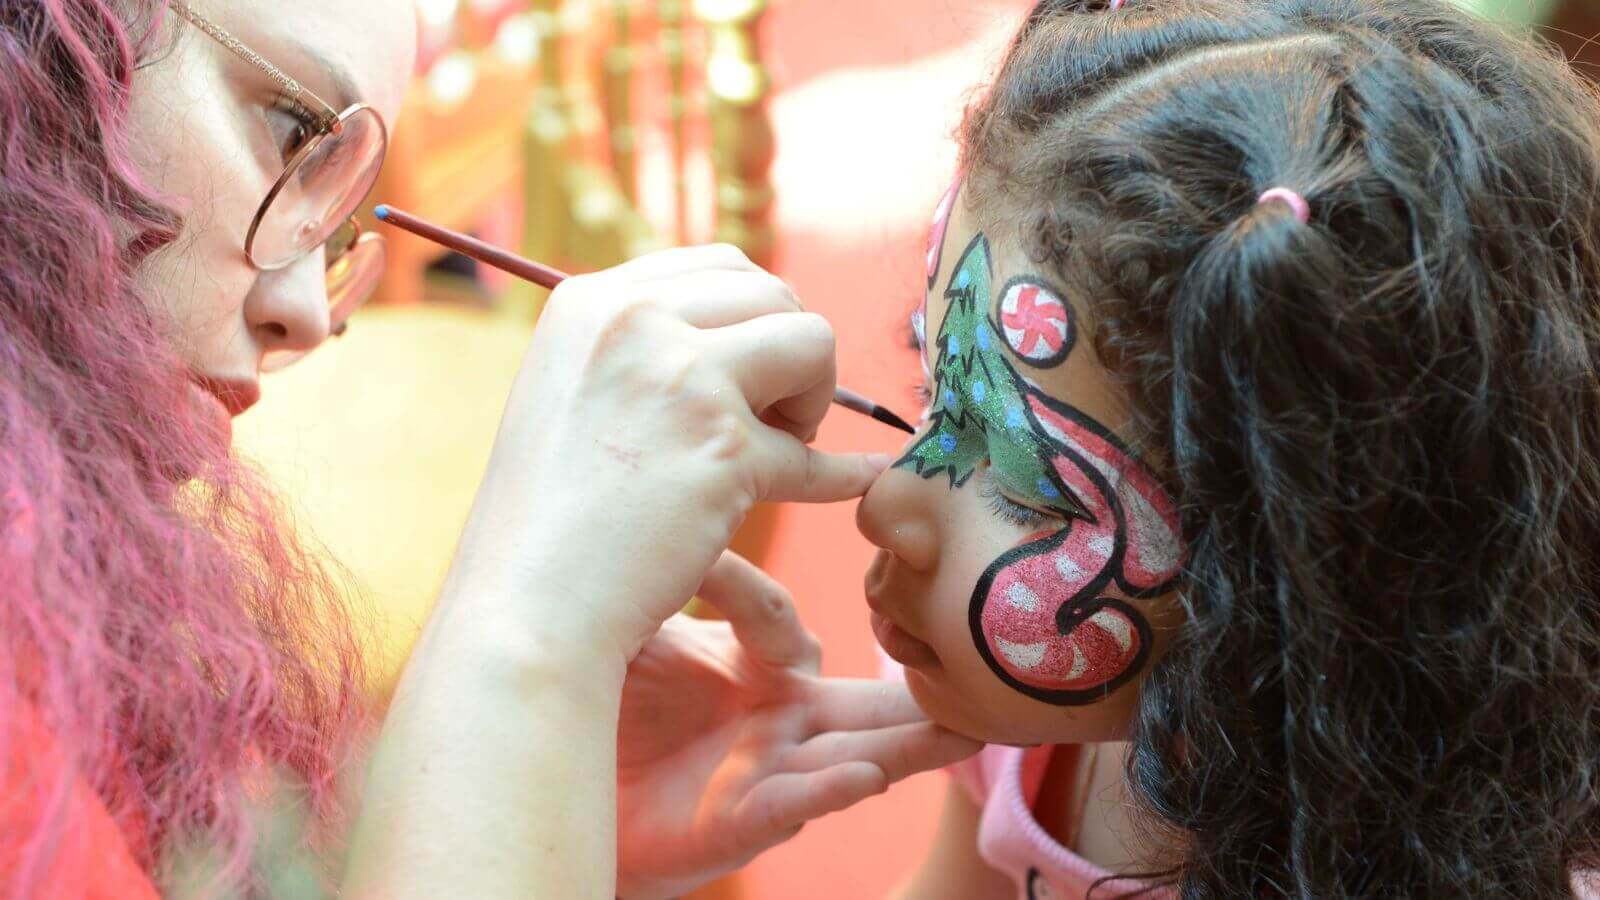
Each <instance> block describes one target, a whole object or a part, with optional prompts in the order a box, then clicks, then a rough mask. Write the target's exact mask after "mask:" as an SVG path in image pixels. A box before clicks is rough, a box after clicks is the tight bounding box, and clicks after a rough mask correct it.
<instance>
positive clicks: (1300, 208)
mask: <svg viewBox="0 0 1600 900" xmlns="http://www.w3.org/2000/svg"><path fill="white" fill-rule="evenodd" d="M1274 200H1282V201H1283V202H1284V203H1287V204H1289V208H1290V209H1292V210H1294V217H1295V218H1296V219H1299V220H1300V223H1301V224H1302V225H1303V224H1305V223H1306V222H1309V221H1311V204H1309V203H1307V202H1306V198H1304V197H1302V196H1300V194H1299V192H1298V191H1291V190H1289V189H1288V188H1282V187H1275V188H1273V189H1272V190H1270V191H1267V192H1266V193H1264V194H1262V195H1261V196H1260V197H1257V198H1256V203H1257V204H1258V205H1259V204H1262V203H1271V202H1272V201H1274Z"/></svg>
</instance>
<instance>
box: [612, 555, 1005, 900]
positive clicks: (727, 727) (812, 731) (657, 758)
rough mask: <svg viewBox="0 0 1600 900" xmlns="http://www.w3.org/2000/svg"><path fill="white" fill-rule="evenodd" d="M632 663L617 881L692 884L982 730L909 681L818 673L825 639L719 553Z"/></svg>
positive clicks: (773, 587)
mask: <svg viewBox="0 0 1600 900" xmlns="http://www.w3.org/2000/svg"><path fill="white" fill-rule="evenodd" d="M699 596H701V597H702V598H703V599H705V600H707V601H708V602H710V603H712V604H713V605H715V606H716V607H717V608H718V609H720V610H721V611H722V612H723V614H724V615H726V616H727V617H728V621H727V622H709V621H699V620H695V619H691V618H689V617H687V616H676V617H674V618H673V619H671V620H669V621H668V622H667V623H666V625H665V626H664V627H663V628H662V629H661V631H660V632H659V633H658V634H657V635H656V636H655V637H654V638H652V639H651V640H650V641H649V643H647V644H646V645H645V646H644V649H643V651H642V652H641V653H640V654H639V656H638V658H637V659H635V660H634V662H633V665H632V666H631V667H630V669H629V670H628V680H627V683H626V687H625V689H624V691H623V699H622V727H621V729H620V738H619V744H618V762H619V770H618V777H617V786H618V796H617V807H618V821H617V827H618V857H617V878H618V882H617V892H618V894H619V895H620V896H621V897H622V898H623V900H651V898H666V897H675V896H679V895H682V894H684V893H687V892H688V891H690V890H693V889H694V888H695V887H698V886H700V885H702V884H704V883H706V882H707V881H710V880H712V879H714V878H716V877H718V876H721V875H723V874H726V873H728V872H731V871H733V870H735V869H737V868H740V867H741V866H743V865H744V864H745V863H747V862H749V861H750V860H751V859H752V858H754V857H755V856H756V855H757V854H759V853H760V852H762V851H763V850H766V849H767V848H769V847H772V846H773V845H775V844H778V843H781V842H783V841H784V840H787V839H788V838H789V837H791V836H793V835H794V834H795V832H797V831H799V830H800V827H801V826H802V825H804V824H805V823H806V822H807V821H809V820H811V819H814V818H817V817H818V816H821V815H824V814H826V813H830V812H833V811H835V810H840V809H844V808H845V807H848V806H851V805H853V804H855V803H857V802H858V801H860V800H862V799H865V798H866V797H869V796H871V795H873V794H878V793H881V792H883V791H884V790H886V789H887V788H888V787H889V785H890V784H892V783H894V782H895V781H898V780H900V779H901V778H904V777H906V776H907V775H911V774H913V773H916V772H920V771H923V770H926V769H931V768H935V767H938V766H943V765H948V764H950V763H953V762H955V761H957V760H959V759H963V758H965V757H967V756H970V755H971V754H972V753H974V752H976V751H977V750H978V748H979V746H980V745H979V744H978V743H977V742H975V741H971V740H968V739H967V738H964V737H961V736H959V735H956V734H954V733H952V732H949V731H945V730H944V729H942V728H940V727H938V726H937V725H934V724H933V723H931V722H929V721H928V720H927V719H926V717H924V716H923V715H922V713H921V712H920V711H919V710H918V709H917V706H916V704H915V703H914V702H913V701H912V699H911V696H910V695H909V694H908V693H907V692H906V689H905V686H904V685H901V684H895V683H890V682H880V681H856V680H846V679H824V678H819V677H818V674H817V672H818V663H819V661H820V657H821V652H820V648H819V646H818V644H817V641H816V638H814V637H812V635H811V634H810V633H809V632H807V631H806V630H805V628H804V627H803V626H802V625H801V624H800V621H799V619H798V617H797V616H796V615H795V610H794V605H793V603H792V602H791V601H790V599H789V595H788V593H787V592H786V591H785V590H784V589H783V587H782V586H781V585H779V584H778V583H777V582H775V581H773V580H772V579H771V578H770V577H768V576H767V575H766V574H765V573H764V572H762V571H761V570H760V569H757V568H756V567H755V566H753V565H751V564H750V563H748V562H746V561H745V560H744V559H742V558H740V557H738V556H736V555H734V554H732V553H726V554H723V556H722V557H721V559H720V560H718V562H717V564H716V565H715V566H714V567H713V568H712V570H711V571H710V573H709V574H708V575H707V576H706V580H705V583H704V584H703V585H702V586H701V588H700V591H699Z"/></svg>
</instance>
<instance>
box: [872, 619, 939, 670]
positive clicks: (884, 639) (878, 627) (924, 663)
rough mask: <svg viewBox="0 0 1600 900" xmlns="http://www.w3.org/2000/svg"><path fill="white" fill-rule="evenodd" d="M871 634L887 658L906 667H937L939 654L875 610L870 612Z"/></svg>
mask: <svg viewBox="0 0 1600 900" xmlns="http://www.w3.org/2000/svg"><path fill="white" fill-rule="evenodd" d="M872 634H873V636H874V637H876V638H877V639H878V646H880V647H882V648H883V652H884V653H887V654H889V658H890V659H892V660H894V661H895V662H897V663H899V664H900V665H902V666H905V667H907V668H913V669H915V668H937V667H938V666H939V654H937V653H935V652H933V648H932V647H930V646H928V645H927V644H926V643H924V642H922V641H920V640H918V639H917V638H914V637H912V636H911V635H910V634H909V633H908V632H907V631H906V630H905V629H903V628H901V627H900V626H899V625H896V624H894V623H893V622H891V621H889V620H888V619H886V618H884V617H883V616H882V615H881V614H880V613H878V612H877V611H876V610H874V611H873V613H872Z"/></svg>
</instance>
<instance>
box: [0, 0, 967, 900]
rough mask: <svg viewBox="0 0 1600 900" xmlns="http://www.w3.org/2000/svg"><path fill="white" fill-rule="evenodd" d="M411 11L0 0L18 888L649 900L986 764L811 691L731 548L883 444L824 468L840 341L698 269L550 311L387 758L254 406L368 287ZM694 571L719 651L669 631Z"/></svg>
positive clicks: (571, 298)
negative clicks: (245, 460) (773, 513)
mask: <svg viewBox="0 0 1600 900" xmlns="http://www.w3.org/2000/svg"><path fill="white" fill-rule="evenodd" d="M413 25H414V19H413V14H412V10H411V6H410V3H409V0H380V2H366V3H362V4H359V6H358V5H357V4H338V3H332V4H330V3H319V2H313V0H279V2H275V3H273V4H270V6H267V5H260V4H254V3H250V2H247V0H206V2H200V0H196V2H194V3H192V4H187V5H186V4H184V3H182V2H180V0H170V2H169V0H0V764H3V766H4V768H3V769H0V787H3V788H4V789H3V790H0V885H3V889H0V894H3V895H4V896H7V897H18V898H20V897H69V896H70V897H77V896H105V897H111V896H116V897H140V896H144V897H148V896H154V894H155V892H156V890H157V888H158V887H159V889H160V890H161V891H162V892H163V893H165V894H167V895H169V896H175V895H196V894H198V895H228V896H263V895H274V896H295V897H300V896H316V895H319V894H322V893H327V892H331V891H334V890H338V891H339V892H340V893H341V895H342V896H345V897H385V898H393V897H407V896H415V897H439V896H463V897H500V896H519V897H525V896H531V895H536V896H549V897H561V898H570V897H586V896H589V897H610V896H613V892H614V891H615V890H617V889H618V888H617V881H618V879H619V878H620V880H621V890H622V891H623V892H624V894H625V895H628V896H635V895H637V896H647V895H658V896H662V895H666V894H668V893H670V892H673V891H677V890H681V889H682V888H684V887H686V886H689V885H692V884H693V883H695V882H696V881H698V880H700V879H702V878H705V877H707V876H708V874H712V873H715V872H718V871H725V870H727V869H731V868H733V867H735V866H737V865H738V864H740V863H741V862H742V861H743V860H745V859H748V858H749V857H750V856H753V855H754V854H755V853H756V852H757V851H758V850H760V849H762V848H763V847H765V846H768V845H770V844H772V843H775V842H777V841H778V840H779V839H781V838H782V837H783V836H785V835H787V834H788V833H791V832H792V830H793V829H794V828H795V827H798V825H799V824H801V823H802V822H804V821H805V820H806V819H808V818H811V817H814V816H815V815H818V814H821V813H822V812H824V811H827V810H829V809H833V808H837V807H839V806H842V805H848V804H849V803H851V802H854V800H856V799H859V798H860V797H863V796H865V795H867V794H870V793H874V792H877V791H881V790H882V789H884V787H886V785H887V783H888V781H890V780H893V779H894V778H897V777H902V776H903V775H905V774H909V773H910V772H911V771H915V770H918V769H923V768H929V767H933V766H936V765H941V764H944V763H947V762H949V761H951V760H952V759H954V758H955V757H959V756H962V755H964V754H966V753H968V752H970V751H971V750H972V749H973V748H974V745H972V744H971V743H969V742H967V741H966V740H965V739H960V738H956V737H954V736H952V735H950V734H949V733H948V732H944V731H942V730H940V729H938V728H936V727H934V726H932V725H931V724H928V723H927V722H926V721H925V720H923V719H922V717H921V715H920V713H918V712H917V711H916V708H915V706H914V704H912V703H911V701H910V700H909V698H908V697H907V696H906V695H905V694H904V691H903V690H902V689H898V688H888V687H885V686H883V685H877V684H861V683H853V682H844V681H831V680H824V679H819V678H818V677H817V676H816V649H815V647H816V644H815V640H814V639H813V638H812V637H811V636H810V635H809V634H808V633H806V632H805V631H804V629H802V628H801V627H800V626H799V624H798V622H797V621H796V620H795V618H794V615H793V610H792V606H791V605H790V603H789V601H788V598H787V596H786V595H785V594H784V593H783V591H782V590H781V588H779V587H778V586H777V585H775V584H773V583H772V582H770V581H769V580H767V579H766V578H765V576H763V575H761V574H760V573H759V572H758V571H757V570H755V569H754V567H752V566H750V565H749V564H748V563H745V562H744V561H742V560H739V559H738V558H737V557H733V556H731V555H727V554H726V553H725V548H726V545H727V541H728V539H729V536H730V535H731V534H732V533H733V531H734V530H735V528H736V527H737V526H738V524H739V522H740V520H741V518H742V517H743V515H744V514H745V512H746V511H747V510H749V508H750V507H751V505H752V504H754V503H756V502H758V501H762V500H798V501H812V502H826V501H833V500H841V499H846V498H850V497H854V496H858V495H859V494H860V493H861V492H862V491H864V490H865V488H866V487H867V486H868V485H869V484H870V483H871V481H872V479H873V477H874V476H875V475H876V474H877V473H878V471H880V470H881V469H882V468H883V466H884V465H885V464H886V463H887V460H885V459H869V458H866V457H862V456H854V455H841V456H833V455H824V454H820V453H817V452H814V451H812V450H810V449H809V448H808V447H807V446H806V441H808V440H809V439H810V438H811V437H812V436H813V435H814V432H815V429H816V426H817V423H818V421H819V420H820V418H821V417H822V415H823V413H824V412H825V411H826V409H827V406H828V400H829V398H830V397H831V395H832V391H833V387H834V385H833V373H834V361H833V344H832V334H831V332H830V331H829V330H828V327H827V325H826V323H825V322H824V321H822V320H821V319H820V318H818V317H816V316H813V315H809V314H806V313H804V312H802V311H800V309H799V307H798V305H797V304H796V302H795V300H794V297H793V296H792V294H790V292H789V291H788V289H787V288H786V287H785V286H783V285H782V283H781V282H779V281H777V280H776V279H774V278H772V277H771V276H770V275H767V274H766V273H764V272H761V271H760V270H758V269H756V268H755V267H754V266H752V265H751V264H750V263H749V262H748V261H747V260H745V259H744V258H743V256H741V255H740V254H738V253H737V251H733V250H731V249H729V248H715V247H713V248H700V249H694V250H682V251H674V252H669V253H665V254H659V255H656V256H651V257H647V258H644V259H640V260H637V261H635V262H632V263H629V264H628V265H625V266H622V267H620V268H618V269H615V270H612V271H609V272H605V273H601V274H599V275H595V276H590V277H584V278H578V279H574V280H572V281H571V282H569V283H568V284H566V285H564V286H563V287H562V289H561V290H559V291H557V292H556V294H555V296H554V297H553V298H552V300H551V303H550V305H549V309H548V312H547V314H546V317H545V320H544V321H543V323H542V324H541V326H540V329H539V332H538V335H537V337H536V338H535V340H534V342H533V345H532V347H530V349H529V352H528V355H527V362H526V364H525V366H524V370H523V372H522V373H521V375H520V376H519V379H518V382H517V384H516V387H515V389H514V391H513V394H512V397H511V399H510V402H509V405H508V407H507V410H506V415H505V421H504V425H503V427H502V429H501V433H500V435H499V438H498V442H497V445H496V448H495V452H494V456H493V459H492V461H491V464H490V467H489V470H488V472H487V473H486V476H485V479H484V483H483V487H482V491H481V494H480V496H479V499H478V502H477V504H476V506H475V508H474V510H473V513H472V516H471V520H470V522H469V524H468V526H467V528H466V530H465V533H464V534H463V536H462V539H461V543H460V546H459V550H458V556H457V559H456V561H455V564H454V566H453V568H452V570H451V572H450V575H449V578H448V579H447V583H446V586H445V588H444V590H443V593H442V595H441V596H440V598H439V603H438V607H437V612H436V613H435V614H434V616H433V618H432V620H431V621H430V622H429V624H428V625H427V627H426V630H425V632H424V634H423V636H422V639H421V642H420V644H419V646H418V649H417V651H416V653H415V655H414V656H413V659H412V661H411V663H410V665H409V667H408V669H407V671H406V673H405V675H404V677H403V679H402V682H401V685H400V688H399V691H398V693H397V695H396V698H395V701H394V703H393V704H392V706H391V707H390V709H389V710H388V713H387V716H386V718H385V721H384V722H383V727H382V729H381V733H376V736H375V737H374V738H373V741H372V743H371V745H370V747H369V746H367V744H366V741H364V740H361V738H363V737H364V736H371V735H373V734H374V732H373V730H372V729H368V728H364V727H363V726H364V724H365V723H367V722H368V721H370V719H371V716H370V715H369V711H368V710H366V709H364V708H363V703H362V700H361V698H360V694H359V686H360V685H361V683H362V649H363V645H362V641H361V639H360V636H359V631H358V629H357V628H356V626H355V624H354V620H353V617H351V616H350V615H349V614H348V611H347V610H346V609H345V608H344V607H343V606H342V605H341V604H340V603H339V602H338V601H337V600H336V599H335V598H336V597H337V596H338V593H337V592H336V591H335V589H334V587H335V585H334V579H333V576H332V574H331V573H330V572H329V571H327V570H326V569H325V568H324V566H323V565H322V564H321V563H319V562H318V560H317V559H316V558H315V557H314V556H313V555H311V554H310V553H308V552H307V551H306V550H305V549H304V548H303V547H301V546H300V545H299V544H298V543H297V542H296V541H295V539H294V538H293V537H292V535H291V533H290V531H289V529H288V528H287V527H286V526H285V525H284V523H283V521H282V518H281V516H280V512H279V509H278V506H277V505H276V503H275V501H274V499H273V497H272V496H271V494H270V492H269V490H268V488H267V486H266V485H264V484H262V483H261V481H260V480H259V479H258V478H257V477H256V476H255V475H254V474H253V473H252V472H251V471H250V470H249V469H248V468H247V467H245V466H244V465H242V464H241V463H239V462H238V461H237V460H235V459H234V458H232V456H231V455H230V447H229V445H230V440H229V439H230V435H231V426H230V421H231V419H232V417H233V416H236V415H238V414H239V413H240V412H242V411H244V410H245V409H247V408H249V407H250V405H251V404H253V403H254V402H255V400H256V398H257V397H258V396H259V391H260V388H259V375H260V373H261V372H262V371H264V370H269V369H271V368H275V367H279V366H282V365H285V364H287V363H289V362H292V361H294V360H295V359H296V358H298V357H299V356H301V355H303V354H305V353H307V352H310V351H311V350H313V349H315V348H316V347H317V346H318V345H320V344H321V343H323V342H324V341H325V340H326V339H327V338H328V337H329V336H330V335H331V334H338V333H340V332H341V331H342V330H343V328H344V321H345V319H346V318H347V317H348V315H349V314H350V311H351V310H352V309H353V308H354V307H355V306H357V305H359V304H360V302H361V301H362V300H364V299H365V296H366V294H367V292H368V291H369V290H370V287H371V285H372V283H373V281H374V279H375V277H376V273H377V272H378V270H379V269H380V268H381V261H382V246H381V239H379V238H377V237H376V236H372V235H361V234H360V233H359V229H357V228H355V227H354V221H353V219H351V216H352V214H353V213H354V212H355V210H356V207H357V205H358V204H360V203H361V202H362V200H363V198H364V197H365V195H366V193H367V191H368V189H369V188H370V187H371V184H372V182H373V179H374V178H375V176H376V173H377V170H378V167H379V165H380V164H381V162H382V159H383V153H384V150H385V148H386V146H387V128H388V123H390V122H391V121H392V120H393V117H394V115H395V113H396V111H397V110H398V108H399V106H400V98H401V94H402V90H403V87H404V83H405V80H406V78H407V76H408V74H409V68H410V63H411V59H412V55H413V53H414V34H413ZM757 411H759V415H758V412H757ZM417 414H418V415H426V414H427V411H426V410H418V411H417ZM697 590H698V591H699V592H700V593H701V594H702V595H703V596H705V597H707V598H708V599H710V600H712V601H713V602H717V603H719V604H720V605H721V606H723V607H724V609H725V611H726V612H727V613H728V614H729V618H730V620H731V623H732V624H731V626H730V625H711V624H695V623H686V622H681V621H676V622H672V623H670V624H669V627H668V629H667V630H665V631H662V632H660V633H657V629H658V628H659V627H660V626H661V624H662V623H663V621H665V620H668V618H669V617H670V616H671V615H672V613H673V611H674V610H675V609H677V608H679V607H680V606H681V605H682V603H683V602H684V601H685V600H686V599H687V598H688V597H689V596H690V595H691V594H693V593H695V592H696V591H697ZM630 663H632V664H633V666H634V669H635V674H636V675H637V677H636V678H635V679H634V680H633V681H631V682H630V684H629V697H628V700H627V702H626V703H624V702H623V699H622V688H623V681H624V676H625V674H626V673H627V672H628V669H629V666H630ZM690 679H692V680H690ZM689 688H692V690H693V693H692V696H691V695H686V694H685V690H686V689H689ZM619 714H620V715H622V728H621V735H622V744H621V746H620V747H619V745H618V733H619V729H618V727H617V726H618V717H619ZM358 744H359V745H361V752H359V753H358V752H357V745H358ZM368 751H370V755H369V753H368ZM619 755H620V757H621V761H622V764H623V766H624V771H623V776H622V780H621V784H622V795H621V797H620V798H618V796H617V785H618V770H617V761H618V759H619ZM358 773H364V775H365V777H364V778H357V777H354V776H356V775H357V774H358ZM346 801H348V802H346ZM619 802H620V808H621V810H622V816H623V817H624V820H625V822H626V829H625V831H624V833H623V834H622V835H621V838H620V840H619V837H618V834H617V825H616V823H617V816H616V815H614V812H613V811H614V810H616V809H617V808H618V805H619ZM619 853H620V856H621V864H620V866H619V865H618V855H619Z"/></svg>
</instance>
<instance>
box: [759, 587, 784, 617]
mask: <svg viewBox="0 0 1600 900" xmlns="http://www.w3.org/2000/svg"><path fill="white" fill-rule="evenodd" d="M756 590H757V592H758V594H757V597H756V601H757V602H756V606H757V608H758V609H760V611H761V615H762V616H763V617H764V618H766V619H767V620H768V621H773V622H776V621H782V620H783V619H786V618H788V617H789V610H790V608H791V601H790V599H789V592H788V591H786V590H784V589H783V588H781V587H778V586H777V585H772V584H768V585H764V586H762V587H760V588H757V589H756Z"/></svg>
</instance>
